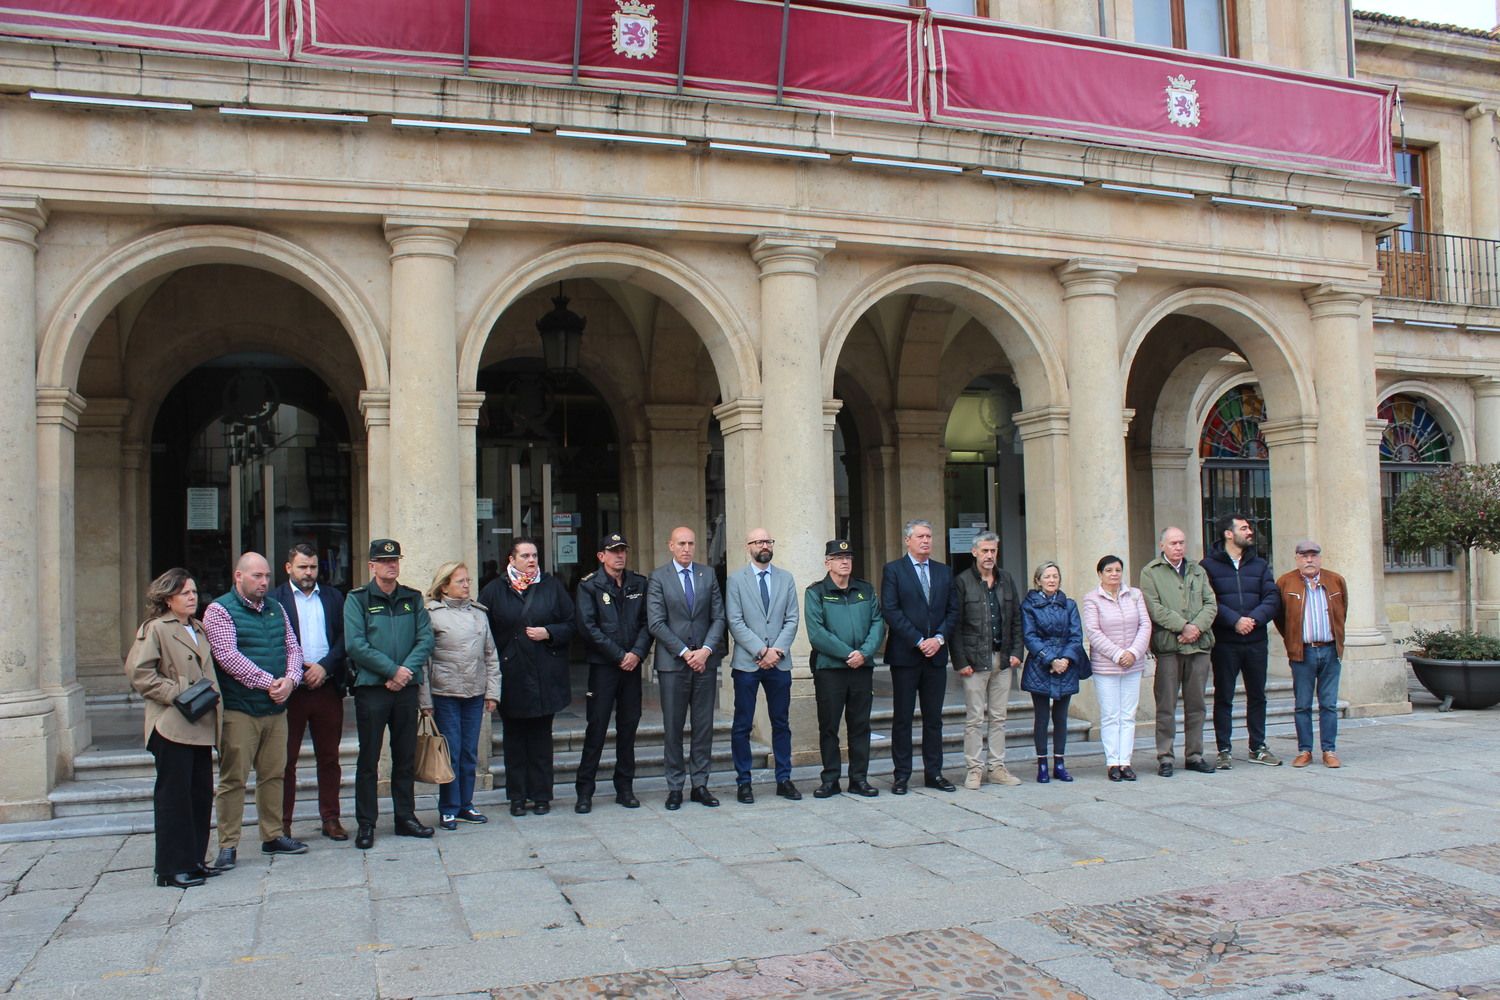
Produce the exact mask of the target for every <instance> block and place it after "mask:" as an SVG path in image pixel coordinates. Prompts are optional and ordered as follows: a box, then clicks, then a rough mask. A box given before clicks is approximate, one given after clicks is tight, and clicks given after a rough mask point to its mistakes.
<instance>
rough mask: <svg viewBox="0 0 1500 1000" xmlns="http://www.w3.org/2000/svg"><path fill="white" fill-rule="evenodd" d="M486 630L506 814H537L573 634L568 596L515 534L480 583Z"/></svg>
mask: <svg viewBox="0 0 1500 1000" xmlns="http://www.w3.org/2000/svg"><path fill="white" fill-rule="evenodd" d="M479 602H480V603H481V604H483V605H484V606H485V607H486V608H487V609H489V616H490V631H491V632H493V633H494V635H495V645H496V646H497V647H499V649H500V724H501V726H502V727H503V731H504V737H503V745H504V749H505V791H506V796H507V797H508V798H509V799H510V814H511V815H512V816H524V815H526V803H527V801H528V800H529V801H530V802H531V803H532V811H533V812H535V813H536V814H537V815H538V816H541V815H544V814H545V813H547V812H548V811H549V810H550V809H551V808H552V717H553V716H554V715H556V714H557V713H558V712H560V711H562V710H563V709H564V708H567V707H568V702H569V701H570V700H571V698H572V695H571V692H570V691H569V690H568V645H569V643H571V642H572V641H573V632H574V629H575V628H576V626H575V625H574V623H573V599H572V598H571V597H569V596H568V590H567V588H566V587H564V586H563V585H562V582H561V581H560V580H558V579H557V577H555V576H551V575H548V574H544V573H542V571H541V567H540V566H539V565H538V563H537V548H536V543H535V542H533V541H532V540H531V539H529V538H518V539H516V540H515V541H514V542H512V543H511V546H510V565H508V566H507V567H506V568H505V572H504V573H502V574H501V575H500V578H499V579H497V580H494V581H492V582H491V583H490V585H489V586H488V587H485V588H484V593H482V594H480V595H479Z"/></svg>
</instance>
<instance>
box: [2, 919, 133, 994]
mask: <svg viewBox="0 0 1500 1000" xmlns="http://www.w3.org/2000/svg"><path fill="white" fill-rule="evenodd" d="M161 937H162V933H161V931H159V930H157V929H150V930H145V931H139V930H126V931H121V932H120V933H117V934H100V935H88V936H77V935H75V936H71V937H55V938H53V939H52V940H51V941H49V942H48V943H47V944H46V945H45V946H44V947H43V948H42V949H41V951H39V952H38V953H37V955H36V958H35V959H33V960H32V962H31V965H30V966H29V967H28V968H27V969H26V971H25V972H24V973H22V974H21V977H20V979H19V980H18V982H19V983H20V985H22V986H25V987H38V986H51V985H53V984H57V983H70V982H92V981H96V980H102V979H104V978H105V977H109V978H116V977H122V978H123V977H127V976H131V975H146V974H148V973H150V972H155V971H159V970H157V969H156V968H155V966H154V965H153V962H152V958H153V956H154V955H155V953H156V948H157V945H158V944H159V943H160V941H161Z"/></svg>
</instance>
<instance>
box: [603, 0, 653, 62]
mask: <svg viewBox="0 0 1500 1000" xmlns="http://www.w3.org/2000/svg"><path fill="white" fill-rule="evenodd" d="M615 3H616V4H618V5H619V7H620V9H619V10H617V11H615V12H614V14H613V15H611V17H612V18H613V20H614V28H613V33H612V35H611V40H612V42H613V43H614V50H615V52H616V53H617V54H619V55H622V56H624V57H625V58H627V59H650V58H652V57H653V56H655V55H656V42H657V29H656V24H657V22H656V17H655V16H654V15H653V14H652V13H651V12H652V11H653V10H655V9H656V5H655V4H649V3H641V0H615Z"/></svg>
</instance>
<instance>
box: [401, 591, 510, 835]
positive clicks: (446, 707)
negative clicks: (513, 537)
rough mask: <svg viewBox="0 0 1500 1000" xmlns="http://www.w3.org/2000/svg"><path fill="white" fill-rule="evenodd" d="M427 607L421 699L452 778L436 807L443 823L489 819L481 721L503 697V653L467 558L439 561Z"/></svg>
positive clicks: (453, 826)
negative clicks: (482, 804) (481, 793)
mask: <svg viewBox="0 0 1500 1000" xmlns="http://www.w3.org/2000/svg"><path fill="white" fill-rule="evenodd" d="M427 613H428V615H429V616H430V617H431V619H432V634H433V638H434V640H435V643H434V645H433V648H432V659H431V660H429V661H428V662H427V669H426V671H424V672H423V677H422V690H421V695H420V700H421V706H422V711H423V712H424V713H427V714H429V715H431V716H433V719H434V721H435V722H436V723H437V727H438V730H439V731H441V732H442V734H443V738H444V739H446V740H447V741H448V755H449V757H450V758H451V761H452V764H453V774H454V779H453V780H452V781H450V782H448V783H447V784H446V785H441V786H439V791H438V808H439V812H440V813H441V814H442V815H441V818H440V820H439V825H441V826H442V828H443V829H444V830H453V829H457V827H458V823H459V821H460V820H461V821H463V822H465V823H484V822H487V821H488V817H486V816H485V815H484V814H483V813H480V812H478V811H476V810H475V809H474V777H475V772H476V770H477V769H478V766H479V729H480V724H481V723H482V722H483V721H484V714H485V713H486V712H494V711H495V706H496V705H497V704H498V703H499V701H500V654H499V652H498V651H497V650H496V649H495V637H494V636H493V635H491V634H490V620H489V616H488V615H487V614H485V608H484V606H483V605H481V604H476V603H474V602H473V601H471V600H469V570H468V568H467V567H465V566H464V564H463V563H457V562H450V563H444V564H443V565H441V566H439V567H438V571H437V574H436V575H435V576H434V577H433V580H432V586H431V587H428V588H427Z"/></svg>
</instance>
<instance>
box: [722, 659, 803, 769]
mask: <svg viewBox="0 0 1500 1000" xmlns="http://www.w3.org/2000/svg"><path fill="white" fill-rule="evenodd" d="M732 673H733V674H734V728H733V729H731V730H730V732H729V751H730V754H731V755H732V756H733V757H734V780H735V781H736V782H737V783H738V784H741V785H743V784H747V783H748V782H749V781H750V763H751V761H750V729H751V727H753V726H754V725H755V693H756V690H757V689H759V688H762V687H763V688H765V689H766V713H767V714H768V715H770V717H771V750H772V751H773V752H774V754H775V756H776V780H777V781H791V780H792V723H791V720H790V719H789V718H788V717H787V715H788V713H789V712H790V711H791V707H792V672H791V671H790V670H777V669H775V668H772V669H770V670H735V671H732Z"/></svg>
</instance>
